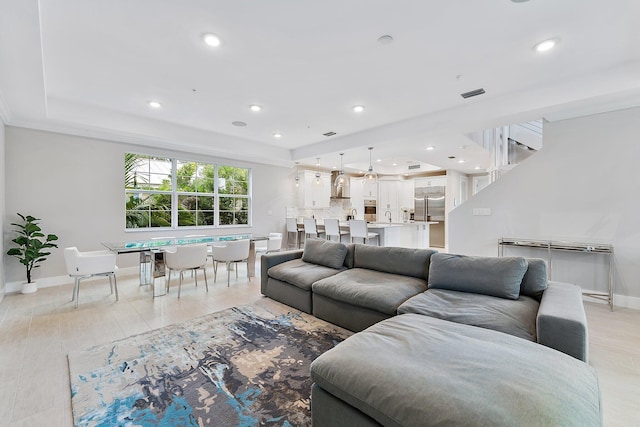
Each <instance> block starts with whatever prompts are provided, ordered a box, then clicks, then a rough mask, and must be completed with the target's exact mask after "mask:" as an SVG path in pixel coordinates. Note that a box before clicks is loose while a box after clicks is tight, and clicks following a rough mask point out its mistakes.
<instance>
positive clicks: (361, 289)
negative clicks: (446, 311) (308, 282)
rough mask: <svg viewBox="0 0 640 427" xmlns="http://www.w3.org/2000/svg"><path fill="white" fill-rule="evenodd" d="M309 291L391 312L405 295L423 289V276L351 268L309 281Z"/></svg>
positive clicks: (416, 292)
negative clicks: (310, 282) (310, 286)
mask: <svg viewBox="0 0 640 427" xmlns="http://www.w3.org/2000/svg"><path fill="white" fill-rule="evenodd" d="M312 289H313V293H314V294H318V295H322V296H325V297H328V298H331V299H333V300H336V301H341V302H345V303H348V304H351V305H354V306H357V307H363V308H367V309H370V310H375V311H378V312H380V313H385V314H390V315H395V314H396V311H397V309H398V306H399V305H400V304H402V303H403V302H404V301H406V300H407V299H408V298H410V297H412V296H414V295H417V294H419V293H421V292H424V291H425V290H426V289H427V283H426V281H425V280H424V279H418V278H415V277H408V276H400V275H397V274H390V273H383V272H380V271H374V270H366V269H362V268H352V269H350V270H345V271H343V272H341V273H339V274H336V275H335V276H331V277H327V278H326V279H322V280H319V281H317V282H316V283H314V284H313V288H312Z"/></svg>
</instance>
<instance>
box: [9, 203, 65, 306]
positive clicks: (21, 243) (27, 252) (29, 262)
mask: <svg viewBox="0 0 640 427" xmlns="http://www.w3.org/2000/svg"><path fill="white" fill-rule="evenodd" d="M18 216H19V217H20V218H22V222H21V223H19V224H18V223H12V224H11V225H13V226H15V227H16V231H17V233H18V237H16V238H15V239H13V240H12V242H13V243H15V244H16V245H17V247H15V248H11V249H9V250H8V251H7V255H11V256H14V257H16V258H18V260H19V261H20V263H21V264H23V265H24V266H25V267H26V268H27V282H26V283H23V284H22V293H23V294H30V293H33V292H35V291H37V290H38V285H37V284H36V283H35V282H34V281H32V280H31V271H32V270H33V269H34V268H38V267H39V264H40V263H41V262H43V261H45V260H46V259H47V256H49V255H51V252H47V249H49V248H57V247H58V245H56V244H55V243H51V242H53V241H56V240H58V236H56V235H55V234H48V235H46V236H45V235H44V233H42V229H41V228H40V226H39V225H38V222H37V221H40V219H39V218H35V217H33V216H31V215H26V216H24V215H22V214H18Z"/></svg>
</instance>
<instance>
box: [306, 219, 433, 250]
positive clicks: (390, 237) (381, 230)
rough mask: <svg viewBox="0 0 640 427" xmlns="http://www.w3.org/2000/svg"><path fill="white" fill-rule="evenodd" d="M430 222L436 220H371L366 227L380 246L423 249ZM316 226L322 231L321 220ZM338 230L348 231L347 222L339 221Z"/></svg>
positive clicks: (427, 242) (373, 241) (426, 243)
mask: <svg viewBox="0 0 640 427" xmlns="http://www.w3.org/2000/svg"><path fill="white" fill-rule="evenodd" d="M432 224H438V222H437V221H425V222H422V221H416V222H371V223H369V224H368V225H367V228H368V229H369V232H371V233H378V237H379V244H380V246H397V247H403V248H418V249H424V248H428V247H429V226H430V225H432ZM300 226H302V224H300ZM317 226H318V231H320V232H324V224H323V222H322V220H318V221H317ZM340 230H342V231H347V232H348V231H349V223H348V222H347V221H340ZM342 241H343V243H347V242H349V239H348V237H346V236H345V237H343V238H342ZM372 243H374V244H375V240H372Z"/></svg>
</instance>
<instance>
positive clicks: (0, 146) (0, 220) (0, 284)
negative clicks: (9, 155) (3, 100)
mask: <svg viewBox="0 0 640 427" xmlns="http://www.w3.org/2000/svg"><path fill="white" fill-rule="evenodd" d="M4 129H5V126H4V122H3V121H2V118H0V166H1V167H2V171H0V230H4V223H5V222H4V218H5V209H4V206H5V202H4V192H5V190H4V171H5V169H6V168H5V165H4V157H5V155H4V148H5V142H4ZM4 247H5V245H4V240H3V239H0V254H3V256H2V257H0V301H2V299H3V298H4V294H5V283H6V281H5V277H4V265H5V263H4V252H5V250H4Z"/></svg>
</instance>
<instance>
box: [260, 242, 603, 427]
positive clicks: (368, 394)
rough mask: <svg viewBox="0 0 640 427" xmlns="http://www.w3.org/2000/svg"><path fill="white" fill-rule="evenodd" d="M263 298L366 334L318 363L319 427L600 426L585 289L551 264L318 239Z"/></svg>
mask: <svg viewBox="0 0 640 427" xmlns="http://www.w3.org/2000/svg"><path fill="white" fill-rule="evenodd" d="M261 290H262V293H263V294H264V295H266V296H268V297H270V298H273V299H276V300H278V301H280V302H283V303H285V304H288V305H290V306H292V307H295V308H298V309H300V310H302V311H305V312H307V313H312V314H313V315H314V316H316V317H319V318H322V319H324V320H327V321H329V322H332V323H334V324H336V325H339V326H342V327H344V328H346V329H349V330H352V331H355V332H358V333H356V334H355V335H353V336H352V337H350V338H349V339H347V340H346V341H345V342H343V343H341V344H340V345H338V346H336V347H335V348H334V349H332V350H330V351H328V352H327V353H325V354H323V355H321V356H320V357H319V358H318V359H317V360H316V361H315V362H314V363H313V364H312V367H311V376H312V379H313V380H314V382H315V384H314V386H313V389H312V418H313V424H314V426H343V425H344V426H347V425H349V426H359V425H363V426H369V425H371V426H373V425H375V426H378V425H385V426H386V425H473V424H475V425H585V426H586V425H601V423H602V418H601V412H600V406H599V405H600V400H599V398H600V397H599V396H600V394H599V389H598V382H597V377H596V376H595V372H594V371H593V369H592V368H590V367H589V366H588V365H587V364H586V363H585V362H586V361H587V358H588V336H587V323H586V316H585V313H584V308H583V304H582V295H581V290H580V288H579V287H577V286H575V285H571V284H567V283H559V282H547V271H546V264H545V262H544V261H543V260H531V259H524V258H521V257H505V258H491V257H469V256H461V255H451V254H440V253H437V252H435V251H431V250H420V249H408V248H389V247H377V246H369V245H360V244H355V245H344V244H341V243H337V242H330V241H325V240H319V239H318V240H316V239H309V240H308V241H307V242H306V243H305V248H304V250H302V251H292V252H283V253H274V254H268V255H264V256H263V257H262V277H261ZM540 344H542V345H540Z"/></svg>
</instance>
